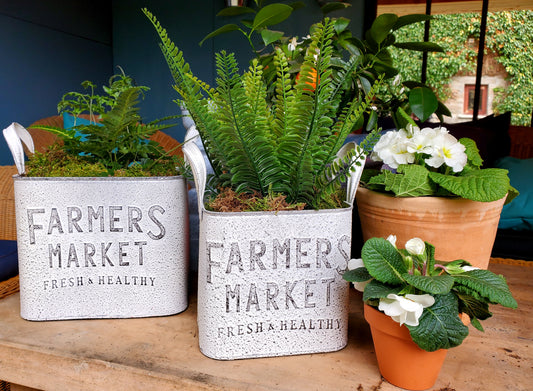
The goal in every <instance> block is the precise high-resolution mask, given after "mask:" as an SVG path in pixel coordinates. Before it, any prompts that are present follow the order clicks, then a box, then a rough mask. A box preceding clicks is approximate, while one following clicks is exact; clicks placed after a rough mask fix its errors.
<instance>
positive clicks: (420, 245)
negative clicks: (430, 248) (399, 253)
mask: <svg viewBox="0 0 533 391" xmlns="http://www.w3.org/2000/svg"><path fill="white" fill-rule="evenodd" d="M405 249H406V250H407V252H408V253H409V254H411V255H422V254H424V251H426V244H425V243H424V241H423V240H422V239H420V238H413V239H409V240H408V241H407V243H405Z"/></svg>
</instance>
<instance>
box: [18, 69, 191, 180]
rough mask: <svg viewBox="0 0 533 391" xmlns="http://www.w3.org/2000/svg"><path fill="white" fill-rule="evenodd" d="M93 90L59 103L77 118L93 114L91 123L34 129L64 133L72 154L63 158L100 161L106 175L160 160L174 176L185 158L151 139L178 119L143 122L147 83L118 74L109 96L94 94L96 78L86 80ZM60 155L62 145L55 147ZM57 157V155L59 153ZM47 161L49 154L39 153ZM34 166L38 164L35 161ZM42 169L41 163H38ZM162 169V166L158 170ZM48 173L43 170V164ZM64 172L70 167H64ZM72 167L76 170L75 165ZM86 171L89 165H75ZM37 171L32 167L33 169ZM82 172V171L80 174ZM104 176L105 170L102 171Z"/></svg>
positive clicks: (145, 168) (146, 167)
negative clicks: (141, 108) (142, 100)
mask: <svg viewBox="0 0 533 391" xmlns="http://www.w3.org/2000/svg"><path fill="white" fill-rule="evenodd" d="M82 86H83V87H84V88H85V89H89V93H80V92H68V93H66V94H65V95H63V98H62V99H61V101H60V102H59V103H58V112H59V113H60V114H63V113H67V114H69V115H73V116H74V118H75V119H76V120H77V118H78V117H79V115H80V114H83V113H87V114H88V115H89V119H90V120H89V123H78V124H76V125H75V126H73V127H72V128H70V129H63V128H59V127H53V126H46V125H36V126H33V128H36V129H42V130H46V131H49V132H52V133H54V134H56V135H58V136H59V138H60V140H61V142H62V146H61V150H62V151H63V152H64V154H65V155H66V156H71V157H72V158H71V159H63V158H62V159H61V160H65V162H73V163H75V164H77V165H79V164H83V163H84V162H86V163H88V164H95V163H98V164H99V165H100V166H101V167H102V168H103V169H101V171H102V172H103V173H105V175H116V174H118V175H120V176H123V175H129V174H127V173H125V171H124V170H127V169H129V168H131V167H132V166H140V169H139V168H138V167H135V168H134V169H133V170H130V171H134V172H141V173H143V174H146V171H150V169H152V168H153V166H154V165H156V163H159V162H162V163H164V164H165V165H168V166H169V167H170V170H167V171H169V174H171V175H174V174H175V170H174V167H177V166H179V167H183V166H184V165H183V163H182V162H180V161H179V159H177V158H175V157H170V156H169V154H168V153H166V152H165V151H164V150H163V149H162V148H161V146H159V144H157V143H155V142H154V141H151V140H150V136H152V135H153V134H154V133H155V132H157V131H158V130H163V129H167V128H169V127H171V126H174V125H173V124H163V123H162V122H163V121H166V120H170V119H172V118H176V117H177V116H172V117H166V118H162V119H158V120H155V121H153V122H150V123H147V124H143V123H142V118H141V116H140V114H139V106H138V105H139V100H140V98H141V96H142V94H143V93H144V91H147V90H149V88H148V87H145V86H135V85H134V83H133V79H132V78H131V77H129V76H126V75H125V74H124V73H123V72H122V74H118V75H114V76H112V77H111V79H110V81H109V86H104V87H103V90H104V92H105V95H96V94H95V93H94V89H95V85H94V84H93V83H92V82H90V81H85V82H83V83H82ZM54 153H55V154H57V148H56V149H55V152H54ZM56 157H57V155H56ZM38 160H39V162H40V163H41V164H42V163H43V162H45V161H46V160H47V159H46V157H42V156H39V157H38ZM29 167H30V169H31V167H32V164H31V161H30V164H29ZM36 168H37V167H36ZM155 171H156V172H158V173H161V170H159V169H156V170H155ZM38 172H40V173H42V172H43V170H42V169H38ZM62 172H65V170H63V171H62ZM66 172H73V170H72V169H69V170H66ZM75 172H83V170H75ZM28 173H29V175H31V173H32V171H29V172H28ZM77 175H79V174H76V176H77ZM102 175H104V174H102Z"/></svg>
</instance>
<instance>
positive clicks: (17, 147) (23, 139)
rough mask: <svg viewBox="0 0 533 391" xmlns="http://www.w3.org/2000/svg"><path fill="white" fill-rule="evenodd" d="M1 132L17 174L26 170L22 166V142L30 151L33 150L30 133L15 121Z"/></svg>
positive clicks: (32, 151)
mask: <svg viewBox="0 0 533 391" xmlns="http://www.w3.org/2000/svg"><path fill="white" fill-rule="evenodd" d="M3 133H4V138H5V139H6V142H7V146H8V147H9V150H10V151H11V154H12V155H13V160H14V161H15V165H16V166H17V170H18V172H19V174H20V175H22V174H24V173H25V172H26V169H25V168H24V148H23V147H22V143H24V145H26V147H27V148H28V150H29V151H30V152H31V153H34V152H35V147H34V146H33V139H32V138H31V134H30V133H29V132H28V131H27V130H26V128H25V127H24V126H22V125H21V124H18V123H16V122H13V123H12V124H11V125H9V126H8V127H7V128H5V129H4V132H3Z"/></svg>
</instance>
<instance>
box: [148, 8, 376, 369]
mask: <svg viewBox="0 0 533 391" xmlns="http://www.w3.org/2000/svg"><path fill="white" fill-rule="evenodd" d="M144 13H145V14H146V15H147V16H148V18H149V19H150V20H151V22H152V23H153V25H154V26H155V29H156V31H157V32H158V34H159V36H160V38H161V48H162V51H163V54H164V55H165V57H166V60H167V62H168V65H169V67H170V70H171V72H172V75H173V77H174V81H175V89H176V90H177V91H178V93H179V94H180V97H181V99H182V103H183V104H184V105H185V107H186V108H187V110H188V111H189V112H190V115H191V117H192V119H193V120H194V124H195V125H192V126H191V128H190V131H189V132H188V135H187V136H186V139H187V140H191V139H192V138H193V137H194V136H195V132H196V134H198V133H199V137H200V138H201V142H202V144H203V147H204V148H205V152H206V154H207V157H208V160H209V163H210V165H211V167H212V169H213V175H212V176H210V178H207V177H206V167H205V164H204V159H203V156H202V154H201V153H200V150H199V149H198V148H197V146H196V144H195V143H194V142H191V141H186V142H185V144H184V149H183V151H184V153H185V156H186V157H187V159H188V160H189V162H190V164H191V166H192V170H193V174H194V175H195V182H196V187H197V191H198V200H199V205H198V206H199V214H200V239H199V248H200V250H199V254H200V259H199V267H198V328H199V330H198V331H199V333H198V337H199V344H200V349H201V350H202V352H203V353H204V354H206V355H207V356H209V357H212V358H216V359H236V358H249V357H265V356H280V355H289V354H301V353H314V352H325V351H334V350H338V349H341V348H342V347H344V346H345V345H346V343H347V320H348V307H347V304H348V303H347V299H348V296H347V294H348V291H347V286H346V284H345V282H344V281H343V280H342V278H341V271H343V270H344V269H346V265H347V262H348V260H349V251H350V237H351V216H352V201H353V196H354V192H353V191H354V190H355V189H356V187H357V183H358V181H359V176H360V173H361V171H362V167H363V162H364V159H365V156H366V152H367V151H369V150H371V145H372V143H373V142H375V141H376V140H377V138H378V137H379V135H378V134H377V132H375V133H374V134H372V136H370V137H368V138H367V141H366V142H365V143H363V144H362V145H360V146H355V145H354V144H347V145H345V146H344V147H343V142H344V140H345V138H346V135H347V134H348V133H349V132H350V131H351V130H352V128H353V125H354V124H355V123H356V122H357V121H359V119H360V117H361V116H362V113H363V112H364V111H365V110H366V109H367V107H368V106H369V102H370V96H371V94H369V98H368V99H367V100H362V99H361V97H360V96H356V97H354V98H353V99H352V100H351V101H350V102H347V103H346V104H345V105H344V107H342V108H340V107H339V106H340V105H342V102H341V99H340V97H341V94H342V91H341V88H340V86H342V85H343V83H344V82H345V81H346V80H347V78H348V77H350V76H349V72H346V70H344V69H343V70H340V71H338V70H336V69H333V67H332V66H331V55H330V54H331V51H332V42H331V39H330V38H331V36H332V34H333V31H334V25H333V23H332V21H331V20H329V19H326V20H325V21H324V23H322V24H318V25H317V26H316V28H315V29H314V31H313V33H312V42H311V43H310V46H309V51H308V54H307V56H306V60H305V61H304V63H303V65H302V67H301V71H300V78H299V80H298V81H295V82H294V83H293V82H292V81H291V78H290V77H289V74H288V73H289V65H288V63H287V59H286V56H285V55H284V53H283V51H281V50H278V51H277V54H276V58H275V60H274V64H275V66H276V69H277V75H278V77H277V79H276V80H275V90H276V94H275V97H274V99H273V101H270V100H269V99H267V98H266V91H267V89H268V86H267V85H265V83H264V79H263V78H262V72H263V68H262V66H261V64H260V63H259V61H258V60H257V59H255V60H253V61H252V63H251V66H250V68H249V70H248V71H247V72H245V73H244V74H242V75H241V74H240V73H239V72H238V70H237V65H236V62H235V59H234V57H233V55H232V54H228V53H226V52H221V53H219V54H217V57H216V60H217V66H218V71H217V74H218V79H217V83H218V86H217V87H216V88H211V87H209V86H207V85H206V84H205V83H203V82H201V81H199V80H198V79H197V78H196V77H194V75H193V74H192V73H191V71H190V69H189V66H188V64H187V63H186V62H185V60H184V58H183V54H182V52H181V51H179V49H178V48H177V47H176V46H175V45H174V43H173V42H172V41H171V40H170V39H169V37H168V36H167V33H166V31H165V29H164V28H163V27H162V26H161V25H160V24H159V22H158V21H157V20H156V19H155V17H154V16H153V15H152V14H151V13H150V12H149V11H147V10H146V9H145V10H144ZM204 94H205V97H204ZM337 113H341V114H340V115H338V114H337ZM206 189H207V191H205V192H204V190H206ZM204 193H205V194H204ZM204 200H206V202H204ZM243 204H246V205H247V206H246V207H242V205H243ZM250 205H251V206H250ZM219 206H221V207H219ZM228 206H229V208H227V207H228ZM215 207H217V209H216V210H214V208H215ZM298 209H302V210H298ZM221 210H229V211H228V212H221Z"/></svg>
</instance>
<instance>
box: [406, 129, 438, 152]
mask: <svg viewBox="0 0 533 391" xmlns="http://www.w3.org/2000/svg"><path fill="white" fill-rule="evenodd" d="M412 135H413V136H412V137H411V139H410V140H409V141H408V143H407V151H408V152H410V153H421V154H427V155H431V154H432V153H433V140H434V139H435V137H436V136H437V132H436V131H435V130H434V129H431V128H424V129H422V130H420V129H419V128H416V127H413V130H412Z"/></svg>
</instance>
